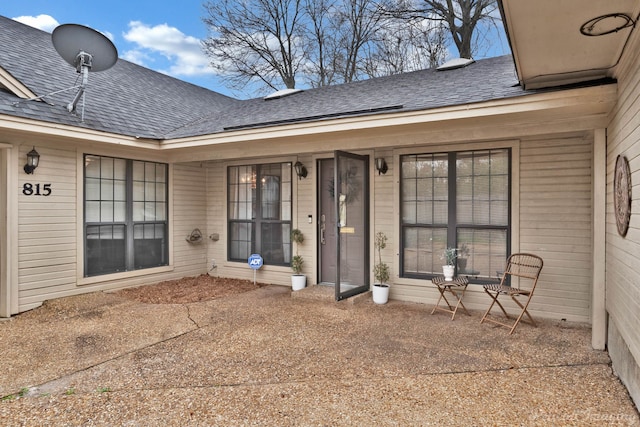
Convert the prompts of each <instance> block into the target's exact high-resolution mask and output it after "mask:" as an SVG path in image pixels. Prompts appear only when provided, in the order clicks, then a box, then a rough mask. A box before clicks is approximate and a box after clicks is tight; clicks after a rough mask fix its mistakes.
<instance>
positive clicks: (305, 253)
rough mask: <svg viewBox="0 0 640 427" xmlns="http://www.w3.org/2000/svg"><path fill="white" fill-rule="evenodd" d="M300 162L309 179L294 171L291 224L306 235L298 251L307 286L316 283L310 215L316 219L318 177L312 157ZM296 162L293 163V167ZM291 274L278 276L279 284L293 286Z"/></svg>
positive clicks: (288, 270) (313, 232)
mask: <svg viewBox="0 0 640 427" xmlns="http://www.w3.org/2000/svg"><path fill="white" fill-rule="evenodd" d="M297 160H298V161H300V162H301V163H302V164H303V165H305V167H306V168H307V177H306V178H303V179H298V176H297V175H296V171H295V169H293V172H292V174H293V197H292V199H293V213H292V215H293V221H292V224H291V228H292V229H293V228H298V229H300V231H302V234H303V235H304V242H302V244H301V245H299V246H298V248H297V251H298V254H299V255H300V256H302V258H303V259H304V264H303V266H302V273H303V274H305V275H306V276H307V286H308V285H309V284H311V283H316V280H315V277H314V275H315V268H314V266H315V264H316V260H315V254H316V250H315V241H316V240H315V236H314V234H315V232H316V228H315V224H316V222H315V221H313V224H309V215H312V218H313V219H315V217H316V212H315V209H314V208H315V206H316V203H315V195H316V192H315V191H314V190H315V188H314V186H315V176H316V165H315V162H314V161H313V159H312V158H311V156H309V155H306V156H298V158H297ZM294 163H295V161H293V162H292V167H293V164H294ZM291 250H292V255H295V254H296V245H295V243H294V244H293V246H292V248H291ZM291 274H293V271H292V270H291V269H290V268H286V269H285V271H284V272H283V273H280V274H278V276H279V277H278V278H277V279H276V280H277V281H278V282H279V283H281V282H284V283H285V284H287V285H290V284H291Z"/></svg>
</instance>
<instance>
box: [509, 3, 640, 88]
mask: <svg viewBox="0 0 640 427" xmlns="http://www.w3.org/2000/svg"><path fill="white" fill-rule="evenodd" d="M501 3H502V11H503V18H504V22H505V27H506V29H507V33H508V36H509V42H510V44H511V49H512V51H513V55H514V59H515V62H516V67H517V70H518V76H519V79H520V81H521V83H522V84H523V86H524V87H525V88H526V89H535V88H540V87H549V86H560V85H565V84H571V83H578V82H584V81H589V80H597V79H601V78H605V77H612V76H613V71H614V68H615V66H616V65H617V64H618V61H619V59H620V56H621V55H622V53H623V51H624V48H625V45H626V43H627V40H628V39H629V36H630V34H631V32H632V31H634V30H635V28H634V27H633V26H629V27H626V28H621V29H619V30H617V31H612V32H611V33H609V34H604V35H593V36H589V35H584V34H582V33H581V31H580V30H581V27H583V25H585V24H587V23H588V22H589V21H592V20H594V19H596V18H599V17H605V16H607V15H611V14H624V15H628V16H629V17H630V18H631V19H632V20H633V21H636V20H637V18H638V14H639V13H640V2H638V1H637V0H607V1H585V0H562V1H558V0H536V1H523V0H502V1H501ZM622 22H624V21H623V20H622V19H621V18H620V17H615V16H611V17H609V18H604V19H603V20H601V21H599V22H598V23H597V24H596V26H597V27H598V28H599V29H601V28H606V27H607V26H609V27H613V26H617V25H620V24H621V23H622Z"/></svg>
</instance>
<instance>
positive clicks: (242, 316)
mask: <svg viewBox="0 0 640 427" xmlns="http://www.w3.org/2000/svg"><path fill="white" fill-rule="evenodd" d="M299 292H305V291H299ZM301 295H302V294H301ZM291 296H292V294H291V291H290V290H289V289H288V288H286V287H280V286H267V287H262V288H259V289H255V290H251V291H249V292H246V293H242V294H238V295H233V296H227V297H225V298H221V299H216V300H210V301H203V302H196V303H189V304H186V303H185V304H147V303H141V302H137V301H133V300H131V299H126V298H123V297H122V296H119V295H116V294H109V293H101V292H98V293H93V294H88V295H83V296H78V297H70V298H64V299H59V300H54V301H51V302H48V303H47V304H45V305H44V306H43V307H41V308H38V309H36V310H33V311H31V312H27V313H23V314H21V315H19V316H16V317H14V318H12V319H10V320H8V321H3V322H0V348H1V351H2V354H3V368H2V370H1V371H0V395H1V396H5V398H4V399H3V401H2V402H0V425H3V426H40V425H42V426H45V425H46V426H51V425H64V426H75V425H84V426H93V425H109V426H117V425H131V426H156V425H157V426H185V425H189V426H192V425H193V426H210V425H221V426H229V425H263V426H276V425H278V426H345V425H355V426H365V425H366V426H371V425H390V426H410V425H416V426H427V425H434V426H441V425H580V426H584V425H594V426H595V425H598V426H599V425H603V424H607V425H625V426H626V425H640V419H639V417H638V412H637V411H636V409H635V407H634V405H633V403H632V401H631V399H630V398H629V396H628V394H627V392H626V389H625V388H624V386H623V385H622V384H621V383H620V381H619V380H618V379H617V377H616V376H615V375H614V374H613V373H612V371H611V367H610V360H609V357H608V355H607V353H606V352H602V351H596V350H593V349H591V348H590V334H591V331H590V329H589V327H588V326H584V325H578V324H571V323H566V322H564V323H551V322H542V323H541V324H540V325H539V326H538V327H537V328H534V327H532V326H530V325H526V324H522V325H520V326H519V327H518V329H517V330H516V332H515V333H514V335H513V336H508V335H507V330H506V329H504V328H498V327H494V326H490V325H487V324H480V323H479V320H480V313H475V312H472V316H471V317H469V316H466V315H458V316H457V317H456V320H455V321H451V320H450V316H448V315H447V314H444V313H443V314H439V313H436V314H435V315H433V316H432V315H430V314H429V313H430V311H431V308H432V306H430V305H424V304H413V303H401V302H396V301H391V302H390V303H388V304H386V305H383V306H378V305H375V304H373V303H372V302H371V299H370V297H369V298H364V299H363V298H360V299H359V300H358V301H359V302H356V303H353V302H352V301H349V300H347V301H342V302H339V303H336V302H334V301H331V300H330V299H324V300H318V299H306V298H304V297H298V296H299V295H295V296H297V297H296V298H292V297H291Z"/></svg>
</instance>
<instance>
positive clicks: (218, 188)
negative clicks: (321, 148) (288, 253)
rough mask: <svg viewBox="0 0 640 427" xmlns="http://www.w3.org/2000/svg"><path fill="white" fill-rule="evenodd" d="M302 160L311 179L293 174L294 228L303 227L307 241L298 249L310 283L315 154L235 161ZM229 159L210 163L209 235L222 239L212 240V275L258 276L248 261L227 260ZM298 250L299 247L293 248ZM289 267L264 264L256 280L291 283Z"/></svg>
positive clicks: (312, 259)
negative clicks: (213, 264) (227, 176)
mask: <svg viewBox="0 0 640 427" xmlns="http://www.w3.org/2000/svg"><path fill="white" fill-rule="evenodd" d="M296 160H300V161H301V162H302V163H303V164H304V165H305V167H306V168H307V172H308V175H307V178H306V179H301V180H299V179H298V178H297V177H296V176H295V172H294V173H293V214H292V215H293V218H292V219H293V220H292V226H293V228H299V229H300V230H301V231H302V233H303V235H304V238H305V240H304V242H303V243H302V244H301V245H300V246H299V247H298V248H297V251H298V254H299V255H301V256H302V257H303V259H304V264H303V270H302V272H303V273H304V274H305V275H306V276H307V285H310V284H314V283H315V279H314V276H315V267H314V264H315V262H314V260H315V249H314V248H315V246H314V245H315V235H314V234H315V225H314V224H315V212H314V206H315V204H314V197H315V190H314V185H313V184H314V182H315V181H314V178H313V177H314V175H315V165H314V162H313V159H312V156H311V155H304V156H303V155H300V156H297V157H286V158H282V157H269V158H261V159H259V160H257V159H250V160H246V162H244V163H243V162H242V161H238V160H235V161H233V162H232V163H233V164H240V163H243V164H253V163H261V162H280V161H290V162H292V163H295V161H296ZM229 164H230V163H229V162H222V161H211V162H207V180H206V182H207V235H208V236H210V235H211V234H217V235H218V236H217V237H218V238H219V240H217V241H215V240H211V239H210V238H209V239H207V240H208V242H207V243H208V257H207V258H208V261H207V262H208V265H209V267H211V262H212V260H215V263H216V266H217V267H216V268H215V269H214V270H213V271H211V274H212V275H219V276H223V277H234V278H239V279H248V280H253V279H254V270H252V269H251V268H250V267H249V265H248V263H247V262H232V261H228V260H227V210H226V209H227V190H226V189H227V178H226V171H227V167H228V166H229ZM309 214H311V215H313V217H312V218H313V220H314V224H309V223H308V215H309ZM293 253H294V254H295V253H296V248H295V247H294V248H293ZM292 274H293V272H292V270H291V267H289V266H274V265H264V266H262V268H260V269H259V270H256V271H255V280H256V281H258V282H261V283H268V284H276V285H283V286H291V275H292Z"/></svg>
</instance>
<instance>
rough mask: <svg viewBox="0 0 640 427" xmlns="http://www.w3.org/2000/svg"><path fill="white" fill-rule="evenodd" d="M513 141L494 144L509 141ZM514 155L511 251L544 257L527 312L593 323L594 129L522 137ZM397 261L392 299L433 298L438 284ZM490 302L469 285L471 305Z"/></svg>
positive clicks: (431, 300) (430, 300) (380, 196)
mask: <svg viewBox="0 0 640 427" xmlns="http://www.w3.org/2000/svg"><path fill="white" fill-rule="evenodd" d="M508 143H509V142H495V143H494V144H495V147H504V146H505V144H508ZM428 150H430V149H429V148H428V147H425V148H424V150H423V151H424V152H427V151H428ZM431 150H433V149H431ZM416 152H420V151H419V149H418V151H416ZM513 153H514V156H517V158H515V159H514V171H513V182H514V185H519V186H518V187H517V188H516V190H515V191H514V197H516V198H517V200H514V202H517V203H514V207H513V215H515V219H517V221H514V224H515V225H517V224H519V225H520V228H519V229H517V228H516V229H513V230H512V232H513V236H512V241H513V243H514V247H513V248H512V251H522V252H531V253H534V254H537V255H539V256H541V257H542V258H543V260H544V268H543V271H542V274H541V276H540V280H539V282H538V288H537V289H536V293H535V296H534V298H533V300H532V302H531V305H530V311H531V313H532V315H534V316H537V317H540V318H548V319H556V320H561V319H566V320H568V321H574V322H590V320H591V256H592V247H591V232H592V231H591V230H592V225H591V220H592V219H591V218H592V200H591V199H592V197H591V193H592V190H591V189H592V177H591V174H592V156H593V154H592V153H593V136H592V133H579V134H571V135H552V136H547V137H539V138H535V139H533V138H529V139H523V140H521V141H519V142H517V143H516V148H514V150H513ZM396 181H397V179H396V180H394V181H393V182H394V185H397V184H395V182H396ZM376 189H377V190H378V188H376ZM379 190H380V192H377V193H376V199H381V200H388V194H387V193H386V192H387V191H389V189H388V188H386V187H383V188H380V189H379ZM396 239H397V236H396ZM396 241H397V240H396ZM518 245H519V247H518ZM396 252H397V250H396ZM397 266H398V262H396V268H395V269H396V272H395V277H394V281H395V284H394V286H392V288H391V293H390V296H391V298H395V299H399V300H405V301H414V302H422V303H427V304H435V303H436V301H437V298H438V292H437V290H436V289H435V287H434V286H432V285H431V284H430V283H428V282H427V281H424V280H411V279H402V278H399V277H397ZM488 302H489V300H488V296H487V295H486V294H485V293H484V292H483V291H482V288H481V287H480V286H474V285H471V286H469V288H468V290H467V293H466V295H465V305H466V306H467V307H468V308H470V309H475V310H485V309H486V307H487V305H488ZM506 306H507V307H511V309H513V310H514V312H517V307H516V306H515V305H514V304H509V303H508V302H507V304H506Z"/></svg>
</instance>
